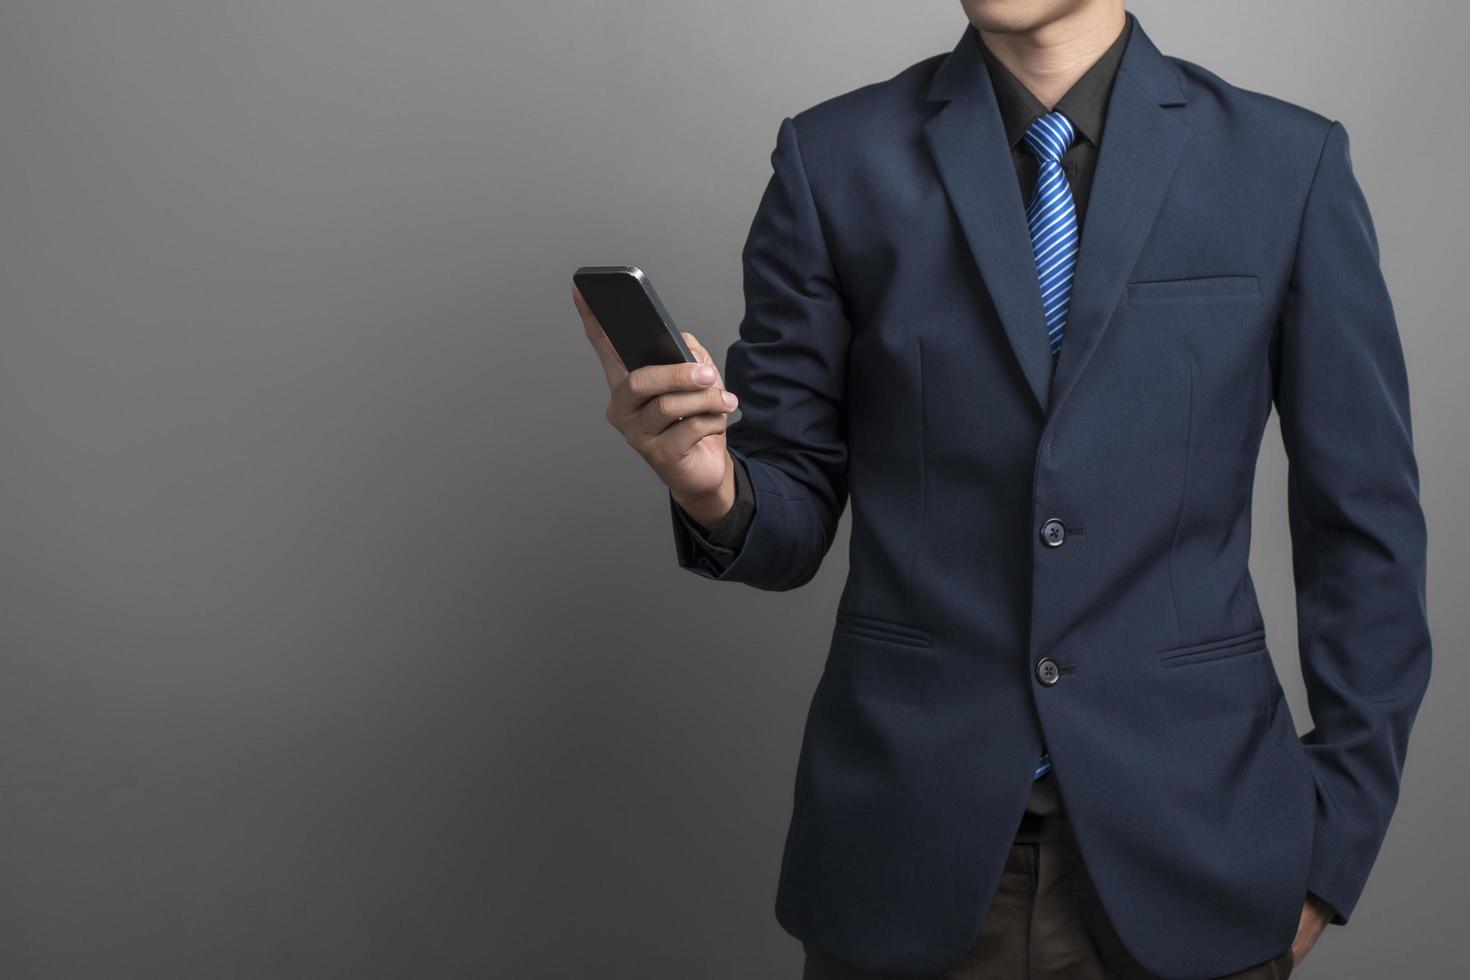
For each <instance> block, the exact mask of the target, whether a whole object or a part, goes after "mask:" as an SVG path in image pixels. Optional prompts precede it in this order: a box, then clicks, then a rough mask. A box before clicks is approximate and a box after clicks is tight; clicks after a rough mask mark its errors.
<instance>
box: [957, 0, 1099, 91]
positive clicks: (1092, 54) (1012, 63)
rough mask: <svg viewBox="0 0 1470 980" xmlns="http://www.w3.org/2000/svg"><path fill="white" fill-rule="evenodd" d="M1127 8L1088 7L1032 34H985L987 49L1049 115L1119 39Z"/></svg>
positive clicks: (1033, 31) (981, 34)
mask: <svg viewBox="0 0 1470 980" xmlns="http://www.w3.org/2000/svg"><path fill="white" fill-rule="evenodd" d="M1126 22H1127V15H1126V14H1125V13H1124V12H1123V5H1122V4H1087V5H1085V6H1083V7H1081V8H1079V9H1077V10H1075V11H1073V12H1072V13H1070V14H1067V15H1066V16H1064V17H1059V18H1057V19H1056V20H1053V21H1049V22H1048V23H1045V24H1042V25H1041V26H1039V27H1037V28H1034V29H1032V30H1028V31H1015V32H1009V33H997V32H993V31H981V32H980V36H981V39H982V40H983V41H984V42H985V45H986V47H988V48H990V50H991V51H992V52H994V53H995V56H996V58H997V59H999V60H1000V63H1001V64H1003V65H1005V66H1006V69H1007V70H1008V71H1010V73H1011V74H1012V75H1015V76H1016V78H1018V79H1019V80H1020V81H1021V84H1022V85H1025V86H1026V88H1027V89H1029V90H1030V92H1031V94H1032V95H1034V96H1036V98H1037V100H1038V101H1039V102H1040V103H1041V104H1042V105H1044V106H1046V107H1047V109H1051V108H1052V107H1053V106H1055V105H1056V104H1057V100H1058V99H1060V98H1061V97H1062V96H1064V95H1066V94H1067V90H1068V89H1069V88H1071V87H1072V85H1073V83H1074V82H1076V81H1077V79H1079V78H1081V77H1082V74H1083V72H1085V71H1087V69H1088V68H1091V67H1092V65H1093V63H1094V62H1095V61H1097V59H1098V58H1099V57H1101V56H1102V53H1103V52H1104V51H1106V50H1107V49H1108V46H1109V45H1110V44H1112V43H1113V42H1114V41H1116V40H1117V39H1118V33H1119V32H1120V31H1122V30H1123V25H1124V24H1125V23H1126Z"/></svg>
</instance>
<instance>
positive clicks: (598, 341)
mask: <svg viewBox="0 0 1470 980" xmlns="http://www.w3.org/2000/svg"><path fill="white" fill-rule="evenodd" d="M572 303H573V304H574V305H575V306H576V307H577V312H578V313H579V314H580V315H581V317H582V330H583V332H585V333H586V334H587V340H588V341H589V342H590V343H591V344H592V349H593V350H594V351H596V352H597V360H598V361H599V362H600V363H601V364H602V372H603V374H605V375H606V376H607V387H608V389H609V390H612V389H615V388H617V386H618V385H619V384H620V383H622V380H623V378H625V377H626V376H627V374H628V369H627V368H626V367H624V366H623V359H622V358H621V357H619V356H618V351H617V348H615V347H613V345H612V341H611V340H608V339H607V334H606V333H604V332H603V329H602V324H600V323H598V322H597V317H596V315H595V314H593V312H592V307H590V306H588V305H587V300H586V298H585V297H584V296H583V295H582V291H581V290H580V289H578V288H577V284H576V283H572Z"/></svg>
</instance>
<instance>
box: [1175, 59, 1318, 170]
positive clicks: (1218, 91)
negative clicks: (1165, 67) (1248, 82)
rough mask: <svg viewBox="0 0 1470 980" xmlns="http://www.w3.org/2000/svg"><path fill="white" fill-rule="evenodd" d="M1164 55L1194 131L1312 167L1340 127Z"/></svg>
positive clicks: (1296, 105)
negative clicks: (1176, 78)
mask: <svg viewBox="0 0 1470 980" xmlns="http://www.w3.org/2000/svg"><path fill="white" fill-rule="evenodd" d="M1165 57H1166V58H1167V60H1168V61H1169V62H1170V63H1171V64H1172V65H1173V66H1174V67H1175V69H1176V70H1177V71H1178V72H1179V76H1180V81H1181V85H1182V87H1183V89H1184V93H1185V96H1186V98H1187V99H1188V100H1189V104H1188V110H1189V116H1190V121H1191V125H1193V126H1194V128H1195V131H1196V135H1204V136H1205V137H1206V138H1209V137H1211V136H1213V137H1216V138H1217V139H1219V140H1220V141H1221V142H1222V143H1225V144H1227V145H1229V146H1231V147H1233V148H1236V149H1239V150H1241V151H1245V152H1247V153H1249V154H1250V155H1251V156H1252V157H1264V158H1274V159H1276V160H1278V161H1280V162H1281V163H1283V164H1288V165H1291V164H1295V165H1296V166H1303V165H1305V166H1309V167H1312V168H1315V164H1316V161H1317V159H1318V158H1319V157H1320V155H1321V153H1322V149H1323V147H1324V145H1325V144H1326V142H1327V140H1328V138H1329V137H1330V136H1331V135H1332V133H1333V130H1334V129H1336V130H1338V131H1341V129H1342V127H1341V126H1340V125H1339V124H1337V123H1336V122H1335V121H1334V120H1333V119H1331V118H1330V117H1328V116H1326V115H1324V114H1322V113H1320V112H1318V111H1316V110H1315V109H1311V108H1309V107H1307V106H1305V105H1301V104H1299V103H1296V102H1291V101H1288V100H1287V99H1283V98H1280V97H1279V96H1275V95H1270V94H1268V93H1266V92H1259V91H1256V90H1254V89H1249V88H1245V87H1243V86H1240V85H1236V84H1234V83H1232V82H1229V81H1226V80H1225V79H1224V78H1221V77H1220V76H1219V75H1218V74H1216V73H1215V72H1213V71H1211V70H1209V69H1208V68H1205V67H1203V66H1201V65H1198V64H1196V63H1194V62H1192V61H1187V60H1185V59H1183V58H1177V57H1174V56H1172V55H1166V56H1165Z"/></svg>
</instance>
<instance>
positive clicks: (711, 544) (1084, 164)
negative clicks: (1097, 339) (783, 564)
mask: <svg viewBox="0 0 1470 980" xmlns="http://www.w3.org/2000/svg"><path fill="white" fill-rule="evenodd" d="M1131 24H1132V19H1131V18H1129V19H1128V20H1127V21H1125V23H1124V25H1123V29H1122V30H1121V31H1120V32H1119V33H1118V37H1117V39H1116V40H1114V41H1113V43H1112V45H1110V46H1109V47H1108V49H1107V50H1106V51H1104V52H1103V53H1102V55H1101V56H1100V57H1099V58H1098V59H1097V61H1095V62H1093V64H1092V67H1090V68H1088V69H1087V71H1085V72H1083V73H1082V77H1080V78H1078V79H1077V81H1076V82H1074V83H1073V84H1072V87H1071V88H1069V89H1067V93H1066V94H1065V95H1063V96H1062V97H1061V98H1060V99H1058V100H1057V104H1056V105H1055V106H1053V111H1056V112H1060V113H1063V114H1064V115H1066V117H1067V118H1068V119H1069V120H1071V122H1072V128H1073V129H1074V130H1076V133H1077V138H1076V139H1075V140H1073V142H1072V145H1071V146H1070V147H1068V148H1067V152H1066V153H1065V154H1063V155H1062V172H1063V173H1064V174H1066V176H1067V183H1068V184H1070V185H1071V188H1072V201H1073V205H1074V206H1075V208H1076V211H1077V235H1078V240H1079V241H1080V240H1081V235H1082V227H1083V223H1084V219H1085V217H1086V213H1087V199H1088V195H1089V192H1090V191H1091V190H1092V175H1093V173H1094V171H1096V170H1097V154H1098V149H1099V147H1101V146H1102V130H1103V120H1104V118H1105V117H1106V116H1107V111H1108V97H1109V96H1110V95H1111V94H1112V91H1113V78H1114V76H1115V75H1116V74H1117V71H1118V62H1120V61H1122V60H1123V49H1124V48H1125V47H1126V46H1127V44H1128V34H1129V32H1130V31H1131V26H1130V25H1131ZM975 39H976V43H978V44H979V45H980V53H981V56H982V57H983V58H984V60H985V68H986V70H987V71H988V72H989V74H990V84H991V86H992V87H993V88H994V89H995V101H996V105H997V107H998V108H999V109H1000V118H1001V121H1002V122H1003V123H1004V124H1005V129H1006V140H1007V142H1009V143H1010V146H1011V161H1012V162H1013V163H1014V164H1015V165H1016V181H1017V185H1018V188H1019V190H1020V194H1021V201H1022V203H1023V204H1024V203H1026V202H1028V201H1030V199H1031V192H1032V190H1033V189H1035V187H1036V173H1037V170H1038V169H1039V168H1040V164H1039V163H1038V162H1037V160H1036V157H1035V156H1033V155H1032V153H1031V151H1030V150H1029V149H1028V148H1027V147H1026V143H1025V141H1024V140H1023V137H1024V136H1025V135H1026V128H1027V127H1028V126H1030V125H1031V123H1032V122H1034V121H1035V120H1036V119H1037V117H1039V116H1044V115H1046V113H1047V111H1048V110H1047V108H1046V106H1044V105H1042V104H1041V101H1040V100H1039V99H1037V98H1036V96H1034V95H1032V94H1031V91H1030V90H1029V89H1027V88H1026V86H1025V85H1022V84H1021V81H1020V79H1018V78H1016V76H1015V75H1012V74H1011V73H1010V71H1009V70H1008V69H1007V68H1006V67H1005V66H1004V65H1002V64H1001V63H1000V59H998V58H996V57H995V55H994V53H992V52H991V50H990V49H989V48H988V47H986V46H985V43H984V41H982V40H981V39H980V33H979V32H978V31H976V32H975ZM670 499H672V498H670ZM755 506H756V505H755V494H754V492H753V491H752V490H751V486H750V476H749V475H748V474H747V473H746V471H745V465H744V464H743V463H741V462H740V460H738V459H736V460H735V504H734V506H733V507H731V508H730V511H729V513H727V514H726V515H725V516H724V517H722V518H720V520H718V521H716V522H715V523H714V524H712V525H711V526H710V527H709V528H708V529H706V528H704V527H702V526H701V525H700V524H699V523H698V522H696V521H695V520H694V519H693V518H692V517H690V516H689V515H688V514H687V513H686V512H685V511H684V508H682V507H680V506H679V505H678V504H677V503H675V504H674V509H675V511H676V512H677V513H678V515H679V518H680V519H681V520H682V521H683V522H684V526H685V527H687V528H688V529H689V533H690V536H691V537H692V538H693V539H694V542H695V544H697V545H698V546H699V548H700V550H701V551H703V552H705V553H706V554H707V555H708V556H709V557H710V559H711V560H712V561H713V562H714V563H715V565H716V567H717V568H718V569H723V568H724V567H725V566H726V565H728V564H729V563H730V562H731V561H733V560H734V558H735V555H736V554H737V553H738V551H739V549H740V545H741V544H742V543H743V542H744V541H745V532H746V531H747V530H748V529H749V527H750V523H751V521H752V519H753V518H754V516H755Z"/></svg>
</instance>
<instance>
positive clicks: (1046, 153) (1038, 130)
mask: <svg viewBox="0 0 1470 980" xmlns="http://www.w3.org/2000/svg"><path fill="white" fill-rule="evenodd" d="M1076 136H1077V131H1076V130H1075V129H1074V128H1073V127H1072V120H1070V119H1068V118H1067V117H1066V116H1064V115H1062V114H1061V113H1060V112H1048V113H1047V114H1046V115H1044V116H1040V117H1038V118H1037V119H1036V120H1035V121H1034V122H1032V123H1031V125H1030V126H1028V127H1027V128H1026V135H1025V137H1024V139H1025V140H1026V145H1027V146H1028V147H1030V148H1031V154H1032V155H1033V156H1035V157H1036V159H1037V162H1038V163H1040V165H1041V166H1040V169H1039V171H1038V173H1037V175H1036V190H1035V191H1033V192H1032V195H1031V202H1030V203H1029V204H1027V205H1026V227H1027V229H1028V230H1029V231H1030V232H1031V251H1032V252H1033V253H1034V254H1035V256H1036V278H1037V280H1038V282H1039V284H1040V286H1041V306H1042V309H1043V310H1044V311H1045V313H1046V336H1047V339H1048V341H1049V342H1050V343H1051V352H1052V354H1053V355H1056V354H1057V353H1058V352H1059V351H1060V350H1061V349H1062V328H1063V327H1065V326H1066V323H1067V303H1068V301H1069V300H1070V299H1071V296H1072V271H1073V269H1074V268H1075V267H1076V265H1077V241H1078V236H1077V208H1076V206H1075V205H1074V204H1073V203H1072V187H1071V185H1070V184H1068V183H1067V175H1066V174H1064V173H1062V154H1063V153H1066V152H1067V147H1069V146H1071V145H1072V140H1074V139H1075V138H1076Z"/></svg>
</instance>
